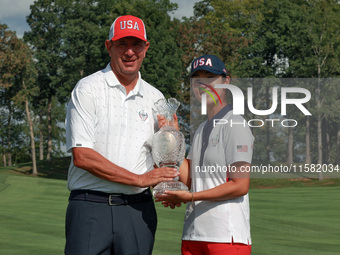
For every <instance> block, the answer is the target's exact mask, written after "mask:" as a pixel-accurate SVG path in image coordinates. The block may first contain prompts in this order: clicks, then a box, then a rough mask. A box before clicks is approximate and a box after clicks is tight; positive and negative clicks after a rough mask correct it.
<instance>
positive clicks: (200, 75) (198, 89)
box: [191, 70, 229, 106]
mask: <svg viewBox="0 0 340 255" xmlns="http://www.w3.org/2000/svg"><path fill="white" fill-rule="evenodd" d="M227 81H229V78H228V77H227V79H226V78H225V77H223V76H222V75H219V74H214V73H210V72H208V71H204V70H199V71H197V72H195V73H194V74H193V75H192V76H191V86H192V87H191V88H192V90H193V92H194V94H195V97H196V99H197V100H198V101H199V102H201V100H202V95H203V94H204V93H207V94H208V95H207V97H206V98H207V105H208V106H209V105H210V106H213V105H218V104H220V103H221V102H225V101H226V89H224V88H215V85H216V84H224V83H226V82H227ZM215 102H216V103H215Z"/></svg>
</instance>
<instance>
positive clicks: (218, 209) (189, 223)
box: [182, 105, 254, 244]
mask: <svg viewBox="0 0 340 255" xmlns="http://www.w3.org/2000/svg"><path fill="white" fill-rule="evenodd" d="M231 108H232V107H231V106H230V105H228V106H226V107H224V108H223V109H222V110H221V111H220V112H219V113H217V114H216V115H215V116H214V117H213V119H211V120H210V121H209V122H207V121H205V122H203V123H202V124H201V125H200V126H199V127H198V129H197V130H196V132H195V135H194V139H193V143H192V146H191V148H190V152H189V155H188V159H190V160H191V178H192V183H191V190H192V192H199V191H203V190H207V189H212V188H214V187H216V186H219V185H221V184H223V183H225V182H226V181H227V177H229V174H228V176H227V168H226V166H229V165H231V164H233V163H235V162H239V161H244V162H248V163H251V158H252V150H253V142H254V137H253V135H252V133H251V131H250V129H249V127H248V126H246V127H244V125H243V124H241V123H244V122H243V120H244V119H243V118H242V117H241V116H238V115H233V113H232V110H231ZM214 119H225V120H228V123H227V124H225V121H224V122H223V123H224V124H218V125H215V127H213V123H214ZM231 122H233V124H235V125H233V127H231V125H230V123H231ZM236 123H239V124H236ZM200 159H201V160H200ZM249 217H250V214H249V199H248V194H247V195H245V196H242V197H238V198H235V199H231V200H226V201H220V202H213V201H196V202H194V205H193V206H192V205H191V203H187V209H186V215H185V222H184V228H183V236H182V239H183V240H194V241H206V242H223V243H224V242H225V243H231V242H232V241H233V242H235V243H244V244H251V236H250V222H249Z"/></svg>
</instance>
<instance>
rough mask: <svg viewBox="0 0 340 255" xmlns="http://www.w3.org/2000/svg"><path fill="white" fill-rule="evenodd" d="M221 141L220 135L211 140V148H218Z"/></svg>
mask: <svg viewBox="0 0 340 255" xmlns="http://www.w3.org/2000/svg"><path fill="white" fill-rule="evenodd" d="M219 141H220V136H219V135H217V136H215V137H213V138H211V140H210V143H211V146H212V147H216V145H217V144H218V142H219Z"/></svg>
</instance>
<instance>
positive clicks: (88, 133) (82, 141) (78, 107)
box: [65, 81, 95, 152]
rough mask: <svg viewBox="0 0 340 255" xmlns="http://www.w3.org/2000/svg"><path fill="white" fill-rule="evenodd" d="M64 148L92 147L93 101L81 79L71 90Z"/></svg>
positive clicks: (87, 87) (93, 126)
mask: <svg viewBox="0 0 340 255" xmlns="http://www.w3.org/2000/svg"><path fill="white" fill-rule="evenodd" d="M65 125H66V149H67V151H68V152H70V151H71V149H72V148H73V147H86V148H93V146H94V130H95V101H94V98H93V93H92V92H91V90H90V87H89V86H86V83H85V84H82V83H81V81H80V82H79V83H78V84H77V86H76V87H75V89H74V90H73V91H72V94H71V100H70V102H69V104H68V107H67V114H66V121H65Z"/></svg>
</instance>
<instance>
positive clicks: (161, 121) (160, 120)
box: [157, 113, 179, 131]
mask: <svg viewBox="0 0 340 255" xmlns="http://www.w3.org/2000/svg"><path fill="white" fill-rule="evenodd" d="M173 118H174V128H175V129H176V130H178V131H179V126H178V117H177V114H176V113H174V116H173ZM157 121H158V127H159V128H162V127H164V126H167V125H168V121H169V120H167V119H166V118H165V117H164V116H163V115H160V114H158V115H157Z"/></svg>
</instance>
